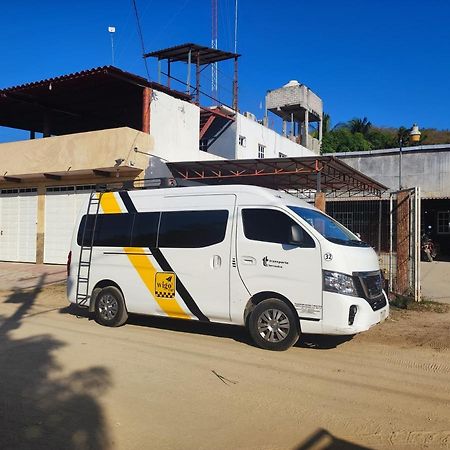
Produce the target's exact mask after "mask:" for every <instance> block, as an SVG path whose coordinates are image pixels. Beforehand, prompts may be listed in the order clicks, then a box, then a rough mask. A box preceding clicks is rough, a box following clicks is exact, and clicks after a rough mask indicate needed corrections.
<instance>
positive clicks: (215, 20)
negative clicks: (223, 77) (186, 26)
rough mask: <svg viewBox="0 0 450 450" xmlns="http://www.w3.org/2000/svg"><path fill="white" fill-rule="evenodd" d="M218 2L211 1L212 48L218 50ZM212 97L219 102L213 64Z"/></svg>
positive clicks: (215, 70)
mask: <svg viewBox="0 0 450 450" xmlns="http://www.w3.org/2000/svg"><path fill="white" fill-rule="evenodd" d="M217 1H218V0H211V19H212V22H211V47H212V48H215V49H217V34H218V26H217V24H218V16H217ZM211 70H212V73H211V97H213V98H214V99H216V100H217V97H218V92H217V91H218V89H217V63H216V62H215V63H213V64H212V67H211Z"/></svg>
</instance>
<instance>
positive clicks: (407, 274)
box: [389, 187, 421, 301]
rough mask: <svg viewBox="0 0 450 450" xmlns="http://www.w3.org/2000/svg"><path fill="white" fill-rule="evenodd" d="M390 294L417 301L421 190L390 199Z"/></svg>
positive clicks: (417, 188)
mask: <svg viewBox="0 0 450 450" xmlns="http://www.w3.org/2000/svg"><path fill="white" fill-rule="evenodd" d="M389 224H390V225H389V226H390V232H389V235H390V242H389V290H390V291H391V292H394V293H396V294H400V295H406V296H410V297H412V298H414V300H415V301H420V244H421V243H420V188H419V187H415V188H411V189H403V190H401V191H397V192H392V193H390V195H389Z"/></svg>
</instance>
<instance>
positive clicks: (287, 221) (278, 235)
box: [242, 209, 315, 248]
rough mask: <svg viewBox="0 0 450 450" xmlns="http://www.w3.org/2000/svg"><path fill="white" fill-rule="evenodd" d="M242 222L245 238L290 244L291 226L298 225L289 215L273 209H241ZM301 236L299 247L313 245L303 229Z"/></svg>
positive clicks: (310, 246)
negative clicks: (301, 241)
mask: <svg viewBox="0 0 450 450" xmlns="http://www.w3.org/2000/svg"><path fill="white" fill-rule="evenodd" d="M242 222H243V225H244V235H245V237H246V238H247V239H250V240H253V241H262V242H274V243H277V244H290V240H291V226H292V225H296V226H299V225H298V223H297V222H295V221H294V220H292V219H291V218H290V217H289V216H287V215H286V214H284V213H283V212H281V211H276V210H274V209H243V210H242ZM303 238H304V242H303V244H302V245H301V247H307V248H314V247H315V244H314V241H313V239H312V238H311V236H310V235H309V234H308V233H307V232H306V231H305V230H303Z"/></svg>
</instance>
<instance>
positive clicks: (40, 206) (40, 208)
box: [36, 185, 45, 264]
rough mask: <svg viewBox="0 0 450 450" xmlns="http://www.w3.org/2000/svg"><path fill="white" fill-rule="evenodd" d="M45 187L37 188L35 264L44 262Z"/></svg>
mask: <svg viewBox="0 0 450 450" xmlns="http://www.w3.org/2000/svg"><path fill="white" fill-rule="evenodd" d="M44 231H45V186H43V185H42V186H38V187H37V223H36V264H43V262H44Z"/></svg>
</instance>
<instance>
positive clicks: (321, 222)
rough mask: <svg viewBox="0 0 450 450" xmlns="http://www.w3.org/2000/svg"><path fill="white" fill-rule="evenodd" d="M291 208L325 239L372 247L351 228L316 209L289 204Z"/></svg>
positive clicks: (354, 245)
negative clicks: (348, 228)
mask: <svg viewBox="0 0 450 450" xmlns="http://www.w3.org/2000/svg"><path fill="white" fill-rule="evenodd" d="M289 208H290V209H291V210H292V211H294V212H295V214H297V215H298V216H300V217H301V218H302V219H303V220H305V221H306V222H308V223H309V224H310V225H311V226H312V227H314V228H315V229H316V230H317V231H318V232H319V233H320V234H321V235H322V236H323V237H324V238H325V239H328V240H329V241H330V242H334V243H335V244H341V245H349V246H352V247H370V246H369V244H367V243H366V242H363V241H361V240H359V239H358V238H357V237H356V236H355V235H354V234H353V233H352V232H351V231H350V230H347V228H345V227H344V226H343V225H341V224H340V223H339V222H337V221H336V220H334V219H332V218H331V217H328V216H327V215H325V214H323V213H321V212H320V211H316V210H315V209H309V208H301V207H299V206H289Z"/></svg>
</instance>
